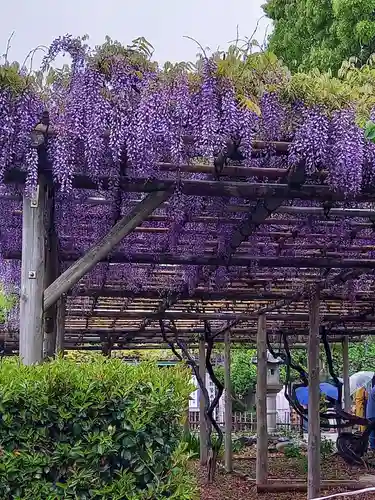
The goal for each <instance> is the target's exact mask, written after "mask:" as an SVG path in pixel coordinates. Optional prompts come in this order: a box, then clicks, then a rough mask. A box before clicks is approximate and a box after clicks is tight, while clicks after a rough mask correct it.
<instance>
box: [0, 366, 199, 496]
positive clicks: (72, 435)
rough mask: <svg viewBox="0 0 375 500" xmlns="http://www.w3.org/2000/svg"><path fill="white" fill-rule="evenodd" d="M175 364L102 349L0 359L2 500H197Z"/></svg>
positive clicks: (184, 394) (182, 379)
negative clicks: (33, 359) (80, 356)
mask: <svg viewBox="0 0 375 500" xmlns="http://www.w3.org/2000/svg"><path fill="white" fill-rule="evenodd" d="M191 390H192V387H191V386H190V382H189V375H188V373H187V372H186V371H185V370H184V369H182V368H180V367H177V368H169V369H158V368H157V367H156V366H153V365H150V364H141V365H138V366H131V365H127V364H125V363H122V362H121V361H120V360H106V359H103V358H102V357H98V358H97V359H95V360H92V361H91V362H85V363H75V362H74V361H71V360H57V361H53V362H51V363H45V364H43V365H39V366H33V367H26V366H22V365H20V364H19V363H18V362H16V361H15V360H9V361H8V360H7V361H4V362H3V363H2V365H1V366H0V447H1V449H0V498H1V499H12V500H15V499H30V500H31V499H33V500H37V499H48V500H49V499H51V500H53V499H59V498H67V499H73V498H74V499H76V498H77V499H82V500H84V499H111V500H120V499H128V498H129V499H133V500H138V499H139V500H140V499H158V498H175V499H180V500H184V499H185V500H191V499H193V498H195V488H194V481H193V479H192V478H191V477H190V475H189V473H188V472H187V466H186V461H187V457H186V454H185V451H184V449H183V445H181V440H180V438H181V418H182V415H183V412H184V409H185V407H186V401H187V399H188V396H189V393H190V392H191Z"/></svg>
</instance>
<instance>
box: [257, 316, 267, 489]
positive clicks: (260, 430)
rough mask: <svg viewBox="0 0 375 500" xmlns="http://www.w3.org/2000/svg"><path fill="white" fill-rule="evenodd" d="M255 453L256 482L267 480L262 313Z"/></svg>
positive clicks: (265, 392) (265, 344)
mask: <svg viewBox="0 0 375 500" xmlns="http://www.w3.org/2000/svg"><path fill="white" fill-rule="evenodd" d="M256 408H257V450H256V452H257V454H256V484H257V485H258V484H265V483H267V480H268V433H267V329H266V318H265V316H264V315H261V316H259V318H258V336H257V388H256Z"/></svg>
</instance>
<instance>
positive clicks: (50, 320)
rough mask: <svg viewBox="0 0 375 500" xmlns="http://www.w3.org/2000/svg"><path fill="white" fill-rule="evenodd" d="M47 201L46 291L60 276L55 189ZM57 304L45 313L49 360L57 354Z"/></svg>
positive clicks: (51, 191)
mask: <svg viewBox="0 0 375 500" xmlns="http://www.w3.org/2000/svg"><path fill="white" fill-rule="evenodd" d="M47 193H48V196H47V199H46V212H47V214H46V215H47V217H46V219H47V238H46V241H47V245H46V273H45V287H44V288H45V289H47V288H48V287H49V286H50V285H51V283H53V282H54V281H55V279H56V278H57V277H58V275H59V258H58V243H57V234H56V229H55V200H54V189H53V187H51V186H49V187H48V190H47ZM56 310H57V309H56V303H55V304H52V306H51V307H50V308H49V309H48V310H47V311H45V312H44V355H45V357H47V358H50V357H53V356H54V355H55V352H56Z"/></svg>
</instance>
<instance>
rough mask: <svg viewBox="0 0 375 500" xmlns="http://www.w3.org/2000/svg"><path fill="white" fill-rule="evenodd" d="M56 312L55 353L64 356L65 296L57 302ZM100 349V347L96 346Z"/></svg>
mask: <svg viewBox="0 0 375 500" xmlns="http://www.w3.org/2000/svg"><path fill="white" fill-rule="evenodd" d="M56 309H57V311H56V353H57V354H59V355H60V356H63V355H64V349H65V317H66V295H65V294H64V295H62V296H61V297H60V298H59V300H58V301H57V308H56ZM98 347H100V348H101V346H98Z"/></svg>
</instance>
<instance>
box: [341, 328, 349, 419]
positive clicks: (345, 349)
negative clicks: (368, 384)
mask: <svg viewBox="0 0 375 500" xmlns="http://www.w3.org/2000/svg"><path fill="white" fill-rule="evenodd" d="M342 364H343V375H342V378H343V382H344V384H343V385H344V410H346V411H347V412H349V413H350V410H351V402H350V377H349V337H344V340H343V341H342Z"/></svg>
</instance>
